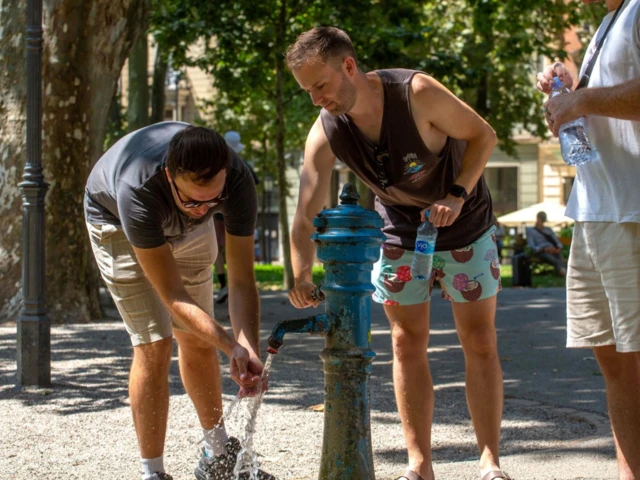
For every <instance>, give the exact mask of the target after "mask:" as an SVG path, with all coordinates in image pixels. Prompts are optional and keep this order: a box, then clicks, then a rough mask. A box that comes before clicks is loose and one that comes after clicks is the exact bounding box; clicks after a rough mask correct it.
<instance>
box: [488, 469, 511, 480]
mask: <svg viewBox="0 0 640 480" xmlns="http://www.w3.org/2000/svg"><path fill="white" fill-rule="evenodd" d="M498 478H501V479H503V480H511V477H510V476H509V475H507V474H506V473H504V472H503V471H502V470H492V471H490V472H489V473H487V474H486V475H485V476H484V477H482V480H496V479H498Z"/></svg>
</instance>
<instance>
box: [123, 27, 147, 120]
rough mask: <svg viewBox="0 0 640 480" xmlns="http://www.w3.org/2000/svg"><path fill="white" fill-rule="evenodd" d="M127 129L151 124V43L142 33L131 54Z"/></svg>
mask: <svg viewBox="0 0 640 480" xmlns="http://www.w3.org/2000/svg"><path fill="white" fill-rule="evenodd" d="M127 121H128V125H127V131H129V132H133V131H134V130H138V129H140V128H142V127H146V126H147V125H149V45H148V43H147V36H146V35H140V37H139V38H138V40H137V41H136V43H135V45H134V46H133V49H132V50H131V55H129V101H128V105H127Z"/></svg>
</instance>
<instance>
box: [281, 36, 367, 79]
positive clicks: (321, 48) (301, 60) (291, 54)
mask: <svg viewBox="0 0 640 480" xmlns="http://www.w3.org/2000/svg"><path fill="white" fill-rule="evenodd" d="M347 57H352V58H353V59H354V60H355V61H356V65H357V64H358V57H357V56H356V51H355V49H354V48H353V44H352V43H351V39H350V38H349V35H347V34H346V32H344V31H342V30H340V29H339V28H335V27H316V28H312V29H311V30H308V31H306V32H304V33H301V34H300V36H298V38H297V39H296V43H294V44H293V45H290V46H289V48H287V56H286V58H285V61H286V63H287V66H288V67H289V70H296V69H297V68H300V67H301V66H302V65H303V64H305V63H307V62H309V61H313V60H314V59H318V58H319V59H320V60H321V61H322V62H324V63H328V62H331V61H335V60H338V61H339V62H340V63H341V62H342V60H344V59H345V58H347ZM336 63H337V62H336Z"/></svg>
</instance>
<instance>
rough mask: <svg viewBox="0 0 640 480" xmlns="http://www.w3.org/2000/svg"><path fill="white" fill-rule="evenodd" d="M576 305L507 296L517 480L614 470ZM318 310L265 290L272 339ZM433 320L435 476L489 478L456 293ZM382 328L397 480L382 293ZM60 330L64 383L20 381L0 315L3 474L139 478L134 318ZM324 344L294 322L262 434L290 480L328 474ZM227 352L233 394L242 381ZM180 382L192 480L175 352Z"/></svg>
mask: <svg viewBox="0 0 640 480" xmlns="http://www.w3.org/2000/svg"><path fill="white" fill-rule="evenodd" d="M319 311H320V310H319ZM564 311H565V296H564V291H563V290H562V289H536V290H533V289H507V290H506V291H504V292H502V293H501V294H500V296H499V309H498V316H497V327H498V334H499V342H500V357H501V361H502V366H503V369H504V378H505V395H506V401H505V414H504V422H503V430H502V434H503V440H502V452H503V457H502V463H503V467H504V468H505V470H506V471H507V472H509V473H510V474H511V475H512V476H513V477H514V479H517V480H533V479H541V480H547V479H548V480H551V479H599V480H600V479H615V478H616V469H615V459H614V449H613V442H612V439H611V432H610V429H609V424H608V419H607V416H606V405H605V400H604V384H603V379H602V377H601V376H600V374H599V371H598V367H597V365H596V362H595V360H594V358H593V354H592V353H591V352H590V351H589V350H567V349H566V348H565V347H564V342H565V333H564V323H565V321H564V318H565V313H564ZM217 313H218V315H219V317H220V318H224V317H225V312H224V311H219V312H217ZM310 314H312V311H311V310H306V311H302V312H301V311H299V310H295V309H294V308H293V307H291V306H290V304H289V302H288V301H287V299H286V295H285V294H284V293H282V292H263V294H262V316H263V321H262V329H263V331H262V334H263V338H265V339H266V337H267V336H268V333H269V332H270V330H271V329H272V328H273V326H274V325H275V323H276V322H278V321H280V320H284V319H290V318H297V317H302V316H307V315H310ZM431 331H432V336H431V343H430V353H429V355H430V359H431V366H432V372H433V376H434V383H435V385H436V409H435V419H434V430H433V444H434V445H433V450H434V453H433V455H434V462H435V471H436V476H437V478H438V479H439V480H450V479H456V480H457V479H469V480H478V478H479V476H478V475H477V470H476V462H477V459H476V452H475V445H474V437H473V430H472V429H471V427H470V421H469V417H468V412H467V408H466V402H465V396H464V372H463V365H464V363H463V357H462V351H461V349H460V346H459V343H458V340H457V337H456V333H455V330H454V327H453V319H452V315H451V309H450V307H449V304H448V302H445V301H443V300H441V299H435V300H434V302H433V305H432V329H431ZM372 334H373V349H374V350H375V352H376V354H377V357H376V360H375V363H374V365H373V373H372V379H371V387H372V388H371V391H372V412H371V420H372V441H373V449H374V456H375V460H374V461H375V467H376V478H377V479H378V480H387V479H392V478H394V476H395V475H397V474H398V473H399V472H401V471H402V469H403V468H404V465H405V462H406V452H405V450H404V444H403V439H402V430H401V427H400V422H399V419H398V415H397V413H396V408H395V401H394V397H393V388H392V383H391V358H392V357H391V344H390V339H389V329H388V326H387V322H386V319H385V317H384V314H383V312H382V309H381V308H380V306H379V305H375V304H374V306H373V308H372ZM52 340H53V346H52V350H53V367H52V374H53V382H54V384H53V386H52V388H50V389H44V390H43V389H21V388H18V387H16V386H15V341H16V337H15V326H7V325H4V326H0V406H2V412H3V413H4V415H2V416H1V418H0V432H3V433H2V437H1V438H0V449H1V450H0V451H2V452H3V457H4V458H3V459H2V461H1V462H0V478H1V479H11V480H14V479H20V480H22V479H25V480H26V479H31V478H45V477H46V478H50V479H65V480H66V479H75V478H78V479H80V478H82V479H87V478H94V477H95V478H114V479H136V478H139V476H138V474H137V472H138V465H137V453H136V443H135V435H134V433H133V427H132V423H131V419H130V412H129V407H128V398H127V380H126V379H127V375H128V366H129V363H130V356H131V353H130V347H129V345H128V339H127V336H126V332H125V331H124V329H123V328H122V326H121V324H120V323H119V322H118V321H117V320H110V321H105V322H98V323H94V324H91V325H67V326H59V327H58V326H56V327H54V328H53V330H52ZM322 348H323V339H321V338H316V337H310V336H303V335H292V336H290V337H286V338H285V347H284V348H283V349H282V351H281V353H280V354H278V356H277V357H276V358H275V361H274V363H273V370H272V375H271V382H270V384H271V389H270V391H269V393H268V395H267V396H266V397H265V403H264V405H263V407H262V409H261V411H260V416H259V419H258V422H259V424H258V429H257V435H256V444H257V449H258V451H259V452H260V453H261V454H262V455H263V459H262V462H263V465H264V467H265V469H267V470H269V471H271V472H273V473H274V474H276V475H277V476H278V478H280V479H300V480H301V479H315V478H317V476H318V469H319V460H320V450H321V445H322V413H318V412H316V411H314V410H313V409H312V408H311V407H312V406H314V405H318V404H321V403H322V401H323V397H322V395H323V393H322V392H323V373H322V362H321V361H320V359H319V357H318V354H319V353H320V351H321V350H322ZM224 362H225V366H224V370H223V371H224V373H225V379H224V392H225V403H226V404H228V403H229V402H231V400H232V399H233V395H234V394H235V391H236V389H235V387H234V384H233V383H232V382H231V381H230V380H229V379H228V376H227V372H228V370H227V367H226V359H225V360H224ZM171 389H172V398H171V411H170V424H169V432H168V438H167V448H166V452H165V464H166V465H167V467H168V471H169V472H170V473H172V475H174V478H176V480H178V479H185V480H186V479H189V478H192V476H191V474H190V472H191V471H192V469H193V467H194V465H195V460H194V456H195V454H196V451H197V441H198V439H199V435H200V432H199V430H198V423H197V419H196V417H195V412H194V411H193V407H192V406H191V405H190V403H189V401H188V399H187V396H186V395H185V393H184V390H183V388H182V386H181V384H180V380H179V375H178V372H177V368H176V365H174V366H173V368H172V372H171ZM234 422H235V423H234ZM242 426H243V425H242V418H238V419H237V420H234V419H231V420H230V421H229V423H228V430H229V431H230V433H231V434H233V435H241V433H242ZM354 480H360V479H354Z"/></svg>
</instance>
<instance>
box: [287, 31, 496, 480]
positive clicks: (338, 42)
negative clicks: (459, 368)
mask: <svg viewBox="0 0 640 480" xmlns="http://www.w3.org/2000/svg"><path fill="white" fill-rule="evenodd" d="M286 62H287V65H288V67H289V69H290V70H291V71H292V73H293V75H294V77H295V78H296V80H297V82H298V84H299V85H300V87H301V88H303V89H304V90H306V91H307V92H308V93H309V95H310V96H311V101H312V102H313V104H314V105H316V106H319V107H322V110H321V112H320V116H319V117H318V119H317V120H316V122H315V124H314V125H313V127H312V128H311V131H310V132H309V135H308V137H307V142H306V147H305V155H304V165H303V167H302V172H301V177H300V190H299V192H300V193H299V201H298V207H297V210H296V214H295V218H294V221H293V228H292V232H291V248H292V260H293V272H294V277H295V287H294V288H293V290H291V292H290V293H289V299H290V301H291V303H292V304H293V305H294V306H295V307H297V308H305V307H308V306H311V305H314V306H316V305H318V303H319V300H318V299H317V298H314V296H313V291H314V285H313V283H312V276H311V269H312V266H313V261H314V257H315V245H314V244H313V242H312V241H311V240H310V237H311V234H312V233H313V232H314V228H313V223H312V221H313V218H314V216H315V215H316V214H317V213H318V212H319V211H320V210H321V209H322V207H323V204H324V202H325V200H326V198H327V195H328V193H329V189H330V179H331V172H332V170H333V166H334V163H335V160H336V158H339V159H340V160H341V161H342V162H343V163H345V164H346V165H347V166H348V167H349V168H350V169H351V170H352V171H353V172H354V173H355V174H356V175H357V176H358V177H359V178H360V179H361V180H362V181H363V182H364V183H365V184H366V185H367V186H368V187H369V188H371V190H372V191H373V192H374V193H375V194H376V201H375V204H376V210H377V211H378V213H379V214H380V215H381V216H382V218H383V219H384V227H383V232H384V234H385V235H386V243H385V244H384V245H383V248H382V250H381V255H380V260H379V261H378V262H377V264H376V266H375V267H374V272H373V277H372V283H373V284H374V285H375V288H376V292H375V293H374V295H373V299H374V300H375V301H376V302H379V303H382V304H383V305H384V310H385V313H386V315H387V317H388V319H389V323H390V325H391V332H392V341H393V352H394V362H393V370H394V388H395V392H396V399H397V403H398V410H399V413H400V417H401V420H402V426H403V429H404V434H405V439H406V444H407V450H408V455H409V465H408V469H407V471H405V472H404V474H402V475H401V476H400V477H398V478H400V479H401V480H420V479H423V480H433V478H434V473H433V468H432V461H431V425H432V417H433V402H434V395H433V383H432V380H431V373H430V370H429V363H428V359H427V345H428V342H429V305H430V303H429V301H430V299H431V289H432V287H433V283H434V281H435V280H438V281H439V282H440V285H441V287H442V296H443V297H444V298H446V299H448V300H450V301H451V302H452V303H451V305H452V307H453V313H454V318H455V322H456V328H457V331H458V335H459V338H460V340H461V344H462V348H463V351H464V354H465V362H466V370H467V399H468V405H469V410H470V413H471V418H472V421H473V425H474V428H475V431H476V438H477V442H478V450H479V454H480V462H479V469H480V478H481V479H483V480H494V479H506V478H508V477H507V475H506V474H504V473H503V472H502V470H501V468H500V462H499V452H498V450H499V440H500V424H501V419H502V406H503V385H502V371H501V367H500V362H499V359H498V350H497V339H496V331H495V326H494V318H495V312H496V294H497V292H498V291H499V290H500V288H501V286H500V269H499V263H498V255H497V247H496V242H495V237H494V235H493V230H494V229H495V227H494V224H495V221H496V220H495V217H494V216H493V213H492V205H491V196H490V195H489V190H488V188H487V185H486V183H485V181H484V178H483V175H482V174H483V171H484V168H485V165H486V163H487V160H488V159H489V156H490V155H491V152H492V150H493V148H494V147H495V145H496V134H495V132H494V131H493V129H492V128H491V127H490V126H489V125H488V124H487V123H486V122H485V121H484V120H483V119H482V118H481V117H480V116H479V115H478V114H477V113H475V112H474V111H473V110H472V109H471V108H469V106H467V105H466V104H464V103H463V102H462V101H460V100H459V99H458V98H456V97H455V96H454V95H453V94H452V93H451V92H450V91H449V90H447V89H446V88H445V87H444V86H443V85H442V84H440V83H439V82H437V81H436V80H435V79H433V78H432V77H430V76H428V75H427V74H425V73H423V72H419V71H414V70H404V69H390V70H378V71H374V72H369V73H365V72H363V71H361V70H360V69H359V67H358V62H357V58H356V54H355V51H354V48H353V45H352V43H351V40H350V39H349V37H348V35H347V34H346V33H345V32H343V31H342V30H339V29H337V28H333V27H319V28H314V29H312V30H309V31H307V32H305V33H303V34H302V35H300V36H299V37H298V39H297V41H296V42H295V44H293V45H292V46H290V47H289V49H288V50H287V57H286ZM427 216H428V222H429V223H427V224H426V225H425V227H424V228H425V230H426V232H424V233H425V235H423V232H422V229H421V230H420V237H419V238H418V241H419V242H420V241H422V242H423V243H424V242H426V244H425V245H424V246H425V248H422V247H421V246H420V245H419V248H418V251H417V252H416V254H417V256H416V257H415V258H416V265H414V266H415V267H416V269H414V273H413V274H412V268H411V263H412V260H413V258H414V245H415V243H416V238H417V236H418V235H417V234H418V227H419V226H420V225H421V223H423V222H426V221H427ZM436 229H437V232H436V231H435V230H436ZM435 236H437V239H435V238H434V237H435ZM432 249H433V258H432V260H431V262H429V260H428V258H426V257H424V256H420V255H423V252H424V253H425V254H426V256H428V255H430V254H431V253H429V252H432ZM425 260H426V261H425ZM429 263H431V266H432V272H433V273H431V274H430V275H429V274H428V272H426V271H425V267H426V270H428V268H429ZM414 275H416V276H417V277H425V278H424V279H419V278H415V277H414Z"/></svg>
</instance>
